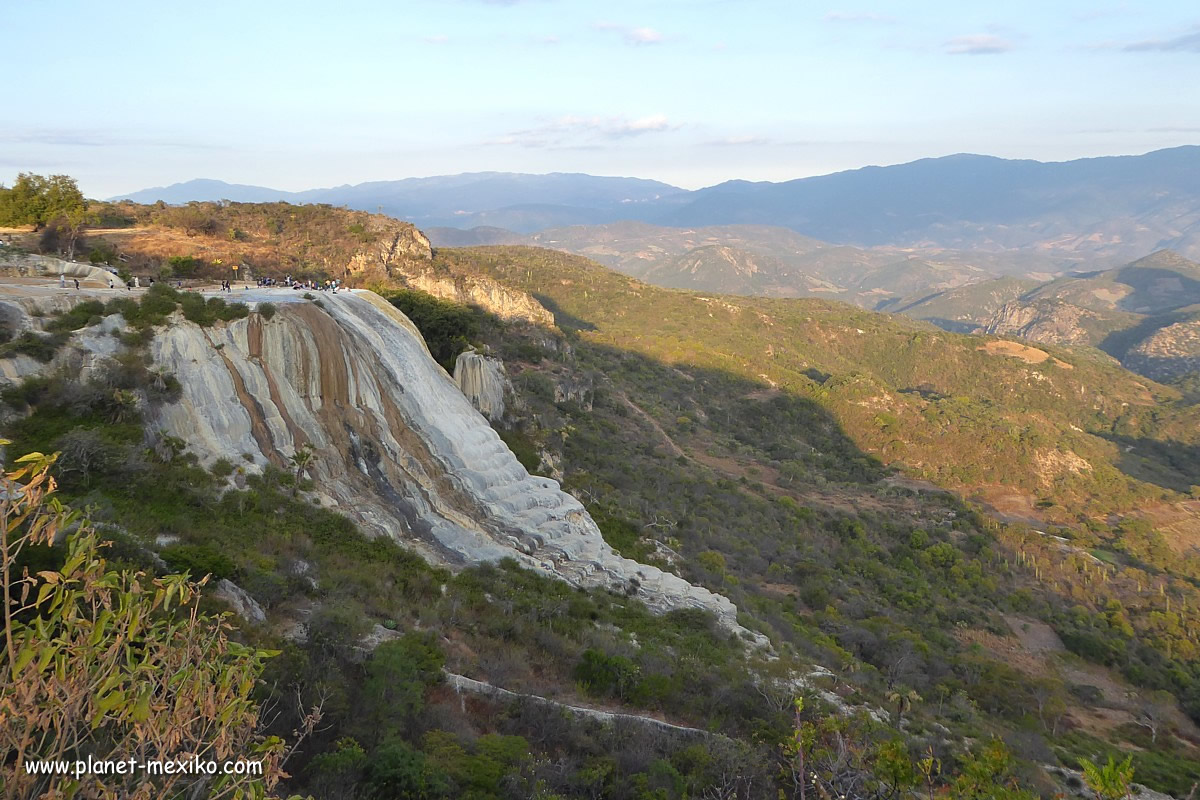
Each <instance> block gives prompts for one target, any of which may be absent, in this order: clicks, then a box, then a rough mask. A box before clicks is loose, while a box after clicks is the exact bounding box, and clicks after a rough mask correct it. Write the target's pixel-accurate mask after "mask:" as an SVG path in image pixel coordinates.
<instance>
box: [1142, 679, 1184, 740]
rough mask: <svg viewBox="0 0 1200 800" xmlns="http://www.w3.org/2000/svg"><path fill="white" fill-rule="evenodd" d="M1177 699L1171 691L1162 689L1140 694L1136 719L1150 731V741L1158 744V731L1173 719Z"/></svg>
mask: <svg viewBox="0 0 1200 800" xmlns="http://www.w3.org/2000/svg"><path fill="white" fill-rule="evenodd" d="M1174 705H1175V699H1174V698H1173V697H1172V696H1171V693H1170V692H1165V691H1162V690H1161V689H1160V690H1158V691H1155V692H1151V693H1150V695H1149V696H1148V697H1147V696H1144V695H1142V696H1139V697H1138V698H1137V700H1136V709H1135V713H1134V717H1133V718H1134V721H1135V722H1137V724H1138V725H1140V726H1142V727H1143V728H1145V729H1146V730H1148V731H1150V743H1151V744H1158V732H1159V730H1160V729H1161V728H1162V727H1163V726H1164V725H1167V724H1169V723H1170V721H1171V711H1172V710H1173V707H1174Z"/></svg>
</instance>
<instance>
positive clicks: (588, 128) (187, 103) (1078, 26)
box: [0, 0, 1200, 196]
mask: <svg viewBox="0 0 1200 800" xmlns="http://www.w3.org/2000/svg"><path fill="white" fill-rule="evenodd" d="M0 30H3V31H4V46H3V48H0V69H2V70H3V74H5V75H6V76H7V77H8V80H7V81H6V85H5V89H4V92H3V95H2V99H0V180H2V181H4V182H10V181H11V179H12V177H13V176H14V175H15V174H16V173H17V172H18V171H22V170H32V171H36V172H66V173H68V174H71V175H74V176H76V177H78V178H79V179H80V183H81V185H82V188H83V189H84V190H85V192H87V193H89V194H90V195H93V196H107V195H110V194H115V193H118V192H123V191H129V190H134V189H139V188H143V187H145V186H151V185H161V184H166V183H172V182H176V181H181V180H187V179H189V178H194V177H207V178H219V179H222V180H227V181H231V182H237V183H254V184H262V185H268V186H273V187H277V188H281V189H289V190H296V189H305V188H313V187H317V186H329V185H337V184H342V183H358V182H361V181H367V180H388V179H394V178H402V177H409V176H424V175H437V174H446V173H455V172H464V171H476V170H505V171H521V172H553V171H570V172H575V171H578V172H590V173H593V174H602V175H635V176H639V177H648V178H657V179H660V180H665V181H668V182H671V183H675V184H677V185H681V186H685V187H688V188H694V187H699V186H702V185H708V184H712V183H716V182H719V181H722V180H726V179H729V178H747V179H752V180H786V179H789V178H795V177H802V176H806V175H814V174H821V173H825V172H830V171H834V170H838V169H847V168H852V167H858V166H863V165H865V164H889V163H898V162H902V161H909V160H912V159H915V158H921V157H925V156H937V155H945V154H948V153H954V152H977V153H988V154H994V155H1000V156H1006V157H1020V158H1037V159H1040V160H1063V159H1069V158H1077V157H1082V156H1092V155H1105V154H1117V153H1139V152H1145V151H1148V150H1154V149H1158V148H1160V147H1171V146H1175V145H1180V144H1196V143H1200V88H1198V87H1200V80H1197V79H1198V78H1200V6H1197V4H1196V3H1195V2H1194V1H1193V2H1182V1H1180V2H1176V1H1174V0H1171V1H1168V0H1144V1H1143V2H1106V1H1104V0H1098V1H1096V2H1076V1H1075V0H1052V2H1047V0H1007V1H1006V2H1004V3H979V2H970V0H925V1H924V2H888V1H886V0H827V2H809V1H808V0H796V1H786V0H610V1H609V2H591V1H590V0H509V1H507V2H505V1H503V0H493V1H492V2H488V1H487V0H391V1H390V2H385V1H384V0H339V2H329V3H325V2H311V1H308V0H290V1H289V2H281V1H277V0H242V1H241V2H228V1H227V0H207V1H206V2H194V3H164V2H162V0H154V1H153V2H149V1H148V0H122V1H121V2H119V3H95V2H87V1H86V0H78V1H76V2H68V1H66V0H40V2H34V1H33V0H6V1H5V2H3V3H0Z"/></svg>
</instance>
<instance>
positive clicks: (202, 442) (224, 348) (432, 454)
mask: <svg viewBox="0 0 1200 800" xmlns="http://www.w3.org/2000/svg"><path fill="white" fill-rule="evenodd" d="M239 299H244V300H246V301H249V302H250V303H251V305H254V304H256V303H258V302H265V301H269V302H272V303H274V304H275V305H276V306H277V308H278V310H277V312H276V313H275V314H274V315H273V316H272V317H271V319H269V320H268V319H265V318H263V317H262V316H260V315H258V314H252V315H251V316H250V317H248V318H246V319H242V320H237V321H234V322H231V323H228V324H225V325H220V326H214V327H212V328H208V329H204V328H200V327H198V326H196V325H193V324H191V323H189V322H186V321H184V320H182V319H179V318H176V319H175V320H174V321H173V322H172V324H171V325H170V326H169V327H168V328H166V329H165V330H163V331H162V332H160V333H159V334H158V336H157V337H156V338H155V340H154V342H153V344H152V346H151V352H152V356H153V359H154V361H155V363H156V365H157V366H159V367H161V368H163V369H166V370H167V371H169V372H171V373H172V374H174V375H176V376H177V377H178V379H179V381H180V383H181V385H182V391H181V396H180V400H179V401H178V402H177V403H172V404H168V405H164V406H162V407H161V408H160V409H158V410H157V411H156V419H154V420H152V427H154V428H161V429H164V430H166V431H167V432H169V433H171V434H172V435H175V436H179V437H181V438H184V439H185V440H187V441H188V442H189V444H190V445H191V447H192V450H193V451H194V452H195V453H196V454H197V455H198V456H199V457H200V458H201V459H202V460H203V461H204V462H206V463H211V462H213V461H215V460H216V459H218V458H229V457H241V456H242V454H245V456H246V457H247V458H248V459H249V460H250V461H251V462H253V464H254V465H255V466H256V467H257V468H261V467H262V466H264V465H266V464H267V463H274V464H277V465H280V466H282V465H284V464H285V463H286V460H287V458H288V456H289V455H291V454H292V453H293V452H295V450H296V449H297V448H298V447H300V446H302V445H304V444H309V445H311V446H312V447H313V448H314V449H315V451H316V454H317V460H316V463H315V465H314V467H313V468H312V469H311V470H310V474H311V475H312V478H313V480H314V482H315V491H314V494H315V495H316V496H318V497H320V498H323V500H322V502H323V503H324V504H326V505H329V506H335V507H337V508H338V509H339V510H341V511H342V512H344V513H346V514H347V515H349V516H351V517H352V518H354V519H355V520H357V521H358V522H359V524H360V525H361V527H362V528H363V529H364V530H365V531H367V532H368V533H370V534H373V535H385V536H390V537H392V538H394V539H396V540H398V541H402V542H405V543H407V544H409V545H410V546H412V547H414V548H416V549H417V550H418V551H419V552H421V553H422V554H423V555H425V556H426V557H427V558H429V559H431V560H434V561H437V562H440V563H444V564H448V565H456V564H458V565H467V564H477V563H480V562H490V561H498V560H500V559H503V558H514V559H516V560H517V561H518V562H520V563H521V564H523V565H525V566H527V567H529V568H531V569H534V570H537V571H540V572H543V573H545V574H547V575H551V576H554V577H557V578H560V579H562V580H564V581H567V582H568V583H571V584H573V585H576V586H585V587H604V588H609V589H614V590H617V591H622V592H628V593H631V594H636V595H637V596H638V597H640V598H641V599H642V600H644V601H645V602H646V603H647V605H648V606H649V607H650V608H652V609H654V610H656V611H659V612H665V611H669V610H672V609H680V608H702V609H706V610H708V611H711V612H712V613H714V614H715V615H716V616H717V618H718V619H719V620H720V621H721V624H722V625H723V626H725V627H726V628H728V629H730V630H734V631H739V632H742V633H743V634H744V635H745V637H746V638H748V639H754V640H757V641H759V642H760V643H765V640H763V639H762V637H761V636H759V635H757V634H751V633H749V632H746V631H743V629H741V628H740V627H739V626H738V624H737V609H736V608H735V606H734V605H733V603H731V602H730V601H729V600H728V599H726V598H724V597H721V596H719V595H716V594H713V593H712V592H710V591H708V590H707V589H704V588H701V587H697V586H693V585H692V584H690V583H688V582H687V581H685V580H683V579H682V578H679V577H678V576H676V575H672V574H670V573H665V572H662V571H661V570H659V569H656V568H654V567H650V566H647V565H644V564H639V563H638V562H636V561H632V560H630V559H626V558H622V557H620V556H618V555H617V554H616V553H615V552H614V551H613V550H612V548H611V547H609V546H608V545H607V544H606V543H605V542H604V540H603V538H602V537H601V535H600V531H599V529H598V528H597V527H596V524H595V522H593V521H592V519H591V517H590V516H588V514H587V512H586V511H585V510H584V508H583V506H582V505H581V504H580V503H579V501H578V500H576V499H575V498H573V497H571V496H570V495H569V494H567V493H565V492H563V491H562V490H561V489H560V488H559V485H558V483H557V482H556V481H554V480H552V479H550V478H543V477H537V476H532V475H530V474H528V473H527V472H526V471H525V469H524V468H523V467H522V466H521V464H520V463H519V462H518V461H517V459H516V457H515V456H514V455H513V454H512V452H511V451H509V449H508V447H507V446H505V444H504V443H503V442H502V441H501V440H500V438H499V436H498V435H497V434H496V433H495V431H493V430H492V428H491V427H490V426H489V425H488V423H487V421H486V420H485V419H484V418H483V416H482V415H481V414H480V413H479V412H478V411H477V410H476V409H475V408H474V407H473V406H472V404H471V402H470V401H469V400H468V399H467V398H466V397H465V396H464V395H463V393H462V392H461V391H459V388H458V386H457V385H456V384H455V383H454V382H453V381H452V380H451V378H450V377H449V376H448V375H447V374H446V373H445V371H444V370H442V369H441V367H439V366H438V365H437V363H436V362H435V361H434V360H433V359H432V358H431V357H430V355H429V352H428V350H427V349H426V347H425V343H424V341H423V340H422V339H421V337H420V334H419V333H418V332H417V330H416V329H415V328H414V327H413V325H412V323H411V322H410V321H409V320H408V319H407V318H406V317H405V316H404V315H403V314H401V313H400V312H399V311H398V310H396V309H395V308H393V307H392V306H391V305H390V304H388V303H387V302H385V301H384V300H382V299H381V298H380V297H378V296H377V295H375V294H373V293H371V292H365V291H355V292H344V293H339V294H337V295H325V296H323V297H322V298H321V303H322V306H323V307H318V306H317V305H316V304H314V303H311V302H309V301H306V300H304V299H303V298H301V297H298V296H297V294H296V293H295V292H290V291H287V290H259V291H250V292H247V293H246V294H245V295H242V296H241V297H239Z"/></svg>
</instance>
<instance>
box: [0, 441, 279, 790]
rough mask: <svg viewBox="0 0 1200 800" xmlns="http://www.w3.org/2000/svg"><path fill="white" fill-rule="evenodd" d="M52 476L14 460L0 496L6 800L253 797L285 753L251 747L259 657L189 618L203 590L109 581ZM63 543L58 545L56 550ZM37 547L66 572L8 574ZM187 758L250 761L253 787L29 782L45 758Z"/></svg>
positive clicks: (83, 777) (243, 781)
mask: <svg viewBox="0 0 1200 800" xmlns="http://www.w3.org/2000/svg"><path fill="white" fill-rule="evenodd" d="M0 444H2V445H6V444H8V442H0ZM53 463H54V457H53V456H50V457H47V456H43V455H42V454H40V453H32V454H30V455H27V456H24V457H22V458H19V459H17V461H16V465H17V468H16V469H15V470H13V471H11V472H8V473H6V474H5V475H4V476H3V495H2V497H0V559H2V562H3V563H2V565H0V566H2V568H3V569H2V575H0V579H2V581H3V597H4V634H5V637H4V639H5V641H4V649H3V652H0V719H2V720H3V721H4V722H3V724H0V752H5V753H8V754H9V757H8V758H7V759H5V760H4V762H3V764H2V765H0V783H3V785H4V786H5V792H6V797H8V798H31V797H41V796H46V795H50V796H76V795H77V796H82V797H125V798H135V799H136V800H143V799H145V800H149V798H158V797H168V796H194V795H193V792H195V793H199V794H203V795H207V796H208V797H228V798H249V797H263V796H264V794H265V792H266V791H268V790H270V789H271V788H272V787H273V786H274V785H275V783H276V782H277V781H278V780H279V778H280V777H281V776H282V774H283V773H282V770H281V762H282V759H283V742H282V741H281V740H279V739H277V738H267V739H261V738H259V737H258V736H257V735H256V728H257V723H258V708H257V706H256V705H255V703H254V702H253V701H252V700H251V699H250V692H251V691H252V689H253V688H254V684H255V682H256V680H257V679H258V676H259V674H260V673H261V670H262V665H263V659H264V658H266V657H267V656H268V655H269V653H267V652H265V651H261V650H253V649H250V648H247V647H244V646H242V645H239V644H237V643H235V642H233V641H231V640H230V639H229V631H230V626H229V624H228V623H227V622H226V619H225V617H209V616H207V615H202V614H200V613H199V611H198V607H197V601H198V599H199V588H200V586H201V585H202V584H197V583H192V582H191V581H189V580H188V579H187V577H186V576H183V575H168V576H165V577H162V578H154V579H151V578H148V577H147V576H146V575H144V574H143V573H140V572H133V571H129V570H126V571H120V572H118V571H114V570H111V569H109V567H108V565H107V562H106V561H105V559H104V558H103V557H102V555H101V548H102V547H103V545H102V544H101V543H100V542H99V541H98V539H97V535H96V532H95V530H94V529H93V528H92V527H91V525H90V524H89V523H88V522H87V520H85V519H82V518H80V517H79V515H78V514H77V513H75V512H72V511H70V510H69V509H67V508H65V507H63V506H62V505H61V504H60V503H59V502H58V500H57V498H55V497H54V492H55V483H54V480H53V479H52V478H51V477H50V472H49V471H50V468H51V466H52V464H53ZM64 533H65V534H66V537H65V543H56V540H58V539H59V537H60V535H61V534H64ZM39 545H40V546H52V547H58V548H62V549H63V551H64V552H63V559H64V560H63V564H62V566H61V567H60V568H59V569H57V570H43V571H41V572H38V573H37V574H36V575H29V574H28V569H27V568H25V569H24V571H23V574H18V569H17V568H18V566H19V565H20V564H21V563H22V557H23V555H24V554H26V553H27V548H30V547H34V546H39ZM135 645H136V646H135ZM193 757H195V758H199V759H201V760H205V761H207V760H210V759H211V760H213V761H215V762H217V763H218V764H220V763H221V762H223V761H231V760H236V759H241V758H248V759H252V760H258V761H259V763H260V764H261V765H262V768H263V769H262V774H261V775H257V776H246V775H243V776H233V775H221V776H217V777H210V776H209V775H197V774H188V773H182V772H176V773H174V774H169V775H152V774H150V773H148V772H146V771H143V770H141V769H137V770H133V771H131V772H129V773H127V774H115V775H114V774H105V775H101V774H67V775H47V774H37V773H30V772H28V771H27V769H26V765H27V764H31V763H36V762H38V761H42V760H51V759H52V760H60V761H66V762H68V763H70V764H72V765H75V764H77V763H79V762H86V761H87V760H88V759H91V760H92V761H93V762H101V761H107V762H112V763H116V762H117V761H118V760H120V761H122V762H128V761H129V760H130V759H134V760H136V761H138V762H142V763H144V762H145V761H147V760H151V759H163V760H168V761H175V760H190V759H192V758H193ZM81 772H82V770H81Z"/></svg>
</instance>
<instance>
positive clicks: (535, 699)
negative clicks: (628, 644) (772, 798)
mask: <svg viewBox="0 0 1200 800" xmlns="http://www.w3.org/2000/svg"><path fill="white" fill-rule="evenodd" d="M445 675H446V683H447V685H449V686H450V688H452V689H453V690H454V691H456V692H459V693H463V692H466V693H468V694H477V695H482V696H484V697H493V698H496V699H499V700H508V701H514V700H521V701H523V702H527V703H534V704H535V705H543V706H551V707H553V708H558V709H562V710H563V711H566V712H567V713H569V714H574V715H575V716H579V717H587V718H588V719H594V720H596V721H597V722H603V723H605V724H611V723H614V722H630V723H634V724H636V725H646V726H648V727H652V728H659V729H661V730H666V731H670V732H672V733H681V734H684V735H686V736H703V737H705V738H714V737H716V738H725V737H723V736H721V735H720V734H716V733H710V732H709V731H706V730H702V729H700V728H690V727H688V726H687V725H676V724H675V723H673V722H664V721H663V720H661V719H655V718H654V717H646V716H643V715H641V714H624V713H621V712H617V711H604V710H602V709H598V708H588V707H587V706H575V705H571V704H569V703H561V702H559V701H557V700H551V699H550V698H548V697H542V696H541V695H537V694H523V693H521V692H513V691H510V690H508V689H503V688H501V687H499V686H493V685H491V684H490V683H484V682H483V681H477V680H475V679H474V678H468V677H466V676H465V675H457V674H455V673H453V672H447V673H445Z"/></svg>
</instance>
